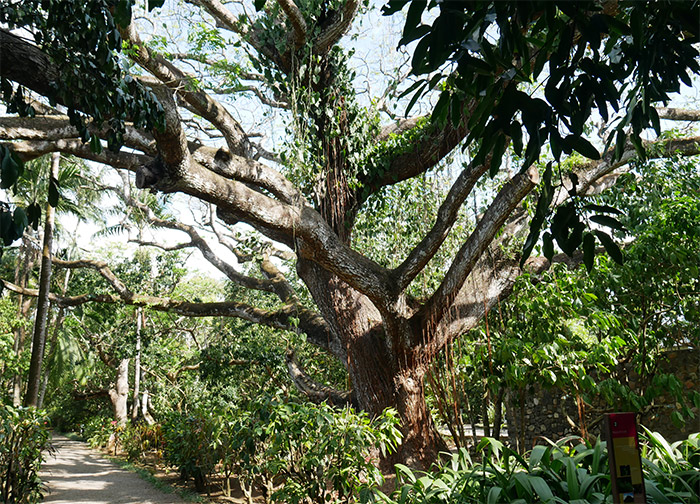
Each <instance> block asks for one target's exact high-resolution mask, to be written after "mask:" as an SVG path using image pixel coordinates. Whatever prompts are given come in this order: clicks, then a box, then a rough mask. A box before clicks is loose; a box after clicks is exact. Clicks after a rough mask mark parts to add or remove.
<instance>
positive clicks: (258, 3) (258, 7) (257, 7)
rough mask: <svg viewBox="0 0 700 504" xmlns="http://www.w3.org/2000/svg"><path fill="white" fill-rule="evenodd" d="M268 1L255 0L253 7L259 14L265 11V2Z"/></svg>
mask: <svg viewBox="0 0 700 504" xmlns="http://www.w3.org/2000/svg"><path fill="white" fill-rule="evenodd" d="M266 1H267V0H255V1H254V2H253V5H254V6H255V10H256V11H258V12H260V11H261V10H263V9H264V8H265V2H266Z"/></svg>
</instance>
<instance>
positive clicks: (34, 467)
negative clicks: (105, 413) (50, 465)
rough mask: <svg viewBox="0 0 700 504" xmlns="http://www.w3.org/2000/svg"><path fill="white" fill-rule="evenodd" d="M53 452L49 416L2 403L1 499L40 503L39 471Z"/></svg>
mask: <svg viewBox="0 0 700 504" xmlns="http://www.w3.org/2000/svg"><path fill="white" fill-rule="evenodd" d="M48 449H50V445H49V430H48V426H47V421H46V417H45V416H44V415H43V414H42V413H40V412H37V411H36V410H35V409H34V408H13V407H11V406H6V405H2V404H0V497H1V498H2V502H4V503H6V504H33V503H36V502H40V501H41V499H42V496H43V495H44V486H43V485H42V482H41V480H40V479H39V469H40V468H41V464H42V463H43V462H44V460H45V459H44V457H45V456H46V452H45V450H48Z"/></svg>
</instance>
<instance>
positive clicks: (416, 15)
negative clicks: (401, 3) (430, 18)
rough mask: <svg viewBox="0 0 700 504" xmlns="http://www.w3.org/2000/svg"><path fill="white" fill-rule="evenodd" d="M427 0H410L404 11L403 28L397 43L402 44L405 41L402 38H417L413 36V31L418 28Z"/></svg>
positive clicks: (409, 39)
mask: <svg viewBox="0 0 700 504" xmlns="http://www.w3.org/2000/svg"><path fill="white" fill-rule="evenodd" d="M427 5H428V2H427V0H412V1H411V4H410V5H409V6H408V12H407V13H406V23H405V25H404V29H403V39H402V42H399V45H403V44H405V43H406V42H403V40H408V41H409V42H410V41H411V40H415V39H416V38H418V37H417V36H415V34H414V31H415V30H417V29H418V28H419V25H420V20H421V16H422V15H423V11H424V10H425V8H426V7H427Z"/></svg>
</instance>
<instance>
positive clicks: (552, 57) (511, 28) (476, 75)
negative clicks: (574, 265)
mask: <svg viewBox="0 0 700 504" xmlns="http://www.w3.org/2000/svg"><path fill="white" fill-rule="evenodd" d="M407 4H408V11H407V15H406V24H405V26H404V31H403V38H402V40H401V42H400V44H408V43H410V42H413V41H416V40H418V43H417V45H416V47H415V49H414V51H413V59H412V71H413V73H414V74H415V75H420V76H423V75H424V76H425V78H423V79H421V80H418V81H417V82H416V83H415V84H414V85H413V86H411V87H410V88H409V89H408V90H407V91H406V93H409V92H411V91H414V90H417V91H416V96H415V97H414V99H413V100H412V101H411V104H412V103H415V99H416V98H417V97H418V96H420V95H421V94H422V93H425V92H427V91H428V90H432V89H434V88H436V87H437V88H439V89H442V93H441V96H440V99H439V100H438V102H437V104H436V106H435V109H434V110H433V113H432V117H433V119H434V120H437V121H438V122H445V121H447V120H451V121H452V122H453V123H454V125H455V126H457V125H458V124H459V122H460V121H461V118H462V110H463V108H464V107H465V106H466V107H468V108H469V109H470V110H471V111H472V114H471V116H470V119H469V128H470V132H469V137H468V142H467V144H470V142H469V140H474V141H477V142H478V145H477V146H476V147H474V148H473V150H474V151H475V153H476V156H475V157H476V159H477V160H482V161H483V160H486V158H487V156H488V155H489V154H492V155H493V161H492V162H491V167H490V170H491V174H492V175H495V174H496V173H497V172H498V170H499V168H500V166H501V160H502V158H503V156H504V154H505V153H506V151H507V149H508V147H509V146H510V147H512V148H513V149H514V151H515V153H516V154H517V155H518V156H522V158H523V160H524V161H523V163H522V169H526V168H527V167H528V166H530V165H531V164H532V163H534V162H535V161H537V160H538V159H539V157H540V154H541V152H542V150H543V148H544V147H545V145H547V144H548V145H549V147H550V148H551V154H552V155H553V157H554V159H555V160H556V161H560V159H561V156H562V153H564V154H570V153H571V152H572V151H577V152H579V153H581V154H582V155H584V156H586V157H588V158H592V159H598V158H600V156H601V155H600V153H599V152H598V150H597V149H596V148H595V147H594V146H593V145H592V144H591V143H590V142H589V141H588V140H587V139H586V133H587V132H586V128H587V127H589V121H590V118H591V116H592V114H593V113H594V111H596V112H597V113H598V114H600V116H601V118H602V119H603V121H604V122H605V123H606V144H605V149H606V150H607V148H608V147H609V146H610V145H611V144H613V143H615V145H616V146H615V151H614V156H613V157H612V160H613V161H614V160H617V159H620V158H621V156H622V153H623V152H624V149H625V143H626V141H627V140H628V139H629V141H631V142H632V144H634V146H635V148H636V150H637V153H638V154H639V155H640V156H641V157H642V158H643V157H644V156H645V148H644V145H643V141H642V133H643V132H644V130H646V129H648V128H653V129H654V130H655V131H656V133H657V134H661V125H660V120H659V115H658V113H657V111H656V109H655V108H654V106H653V104H654V103H657V102H663V103H664V104H667V103H668V102H669V100H670V94H672V93H677V92H679V90H680V85H681V83H684V84H686V85H688V86H690V85H691V77H690V75H689V73H690V74H691V75H692V74H694V73H698V72H700V66H699V65H698V62H697V60H696V58H697V57H698V52H697V50H696V49H695V47H694V44H696V43H697V42H698V40H700V38H699V37H700V30H699V29H698V26H697V24H696V23H695V22H694V21H691V20H695V19H697V17H698V15H700V11H698V5H697V4H696V3H694V2H688V3H685V4H683V5H682V6H680V5H679V4H678V3H675V2H669V1H666V2H657V1H654V2H637V1H633V2H597V1H587V2H568V1H563V2H547V1H541V2H538V1H527V2H485V1H462V2H440V1H437V0H431V1H426V0H390V1H389V2H388V3H387V6H386V7H385V8H384V12H385V14H387V15H389V14H393V13H395V12H397V11H399V10H401V9H402V8H403V7H404V6H406V5H407ZM435 10H437V11H438V12H437V15H433V16H425V17H426V18H427V19H428V20H429V21H428V22H426V23H424V22H423V14H424V11H428V12H431V11H432V13H435ZM543 75H544V76H546V78H545V79H542V76H543ZM542 80H544V81H545V82H544V83H543V84H542V86H543V88H544V93H542V92H539V93H538V92H536V88H535V89H533V88H532V85H533V84H536V83H538V82H541V81H542ZM494 83H495V85H494ZM438 84H440V85H439V86H438ZM612 111H614V113H612ZM611 113H612V115H609V114H611ZM628 127H631V128H628ZM523 147H525V149H524V150H523ZM572 183H573V189H572V194H573V195H575V194H576V185H577V180H575V179H572ZM551 197H552V181H551V179H549V178H548V177H547V175H545V177H544V187H543V189H542V191H541V196H540V205H539V207H538V210H537V214H536V217H535V219H533V221H532V225H531V229H530V236H529V238H528V240H527V242H526V245H525V253H524V255H523V261H524V260H525V259H527V257H528V256H529V254H530V252H531V251H532V248H533V247H534V246H535V244H536V243H537V238H538V237H539V234H540V228H541V227H542V225H543V224H544V217H545V215H546V213H547V212H548V208H549V204H550V203H551ZM562 208H566V207H562ZM574 210H575V209H574V207H571V208H570V209H569V213H568V214H567V215H566V218H561V219H558V220H557V219H555V220H552V221H551V225H550V231H549V232H548V233H546V234H545V238H547V239H549V240H550V241H551V239H552V238H554V239H556V241H557V243H558V245H559V246H560V247H561V248H562V249H563V250H564V251H565V252H567V253H569V254H571V253H573V251H574V250H576V249H577V248H578V247H579V246H581V245H583V252H584V254H585V255H586V256H587V257H588V258H589V259H588V260H589V261H592V257H593V254H594V249H595V241H596V239H597V240H598V241H599V242H600V243H601V244H602V245H603V246H605V248H606V249H608V251H609V252H611V253H613V254H616V252H615V248H614V247H613V246H612V245H611V243H610V240H609V237H608V236H607V235H604V233H602V231H600V229H597V230H596V231H597V232H593V231H590V232H587V233H585V234H584V230H585V229H586V227H585V224H586V219H582V218H581V217H582V215H581V216H580V215H579V213H580V212H575V211H574ZM604 217H607V218H608V219H609V218H611V217H610V216H604ZM605 220H607V219H601V222H599V223H601V224H605V222H604V221H605ZM586 237H587V238H586ZM545 254H547V251H546V250H545ZM547 255H548V257H549V258H551V252H550V253H549V254H547Z"/></svg>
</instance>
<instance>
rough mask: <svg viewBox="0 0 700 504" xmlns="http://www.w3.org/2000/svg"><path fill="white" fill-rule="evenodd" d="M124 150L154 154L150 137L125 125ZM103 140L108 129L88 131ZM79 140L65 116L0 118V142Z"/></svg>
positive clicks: (154, 150)
mask: <svg viewBox="0 0 700 504" xmlns="http://www.w3.org/2000/svg"><path fill="white" fill-rule="evenodd" d="M125 126H126V130H125V132H124V146H125V147H130V148H132V149H137V150H140V151H141V152H143V153H145V154H149V155H151V156H155V155H156V154H157V150H156V146H155V140H154V138H153V135H151V134H150V133H147V132H145V131H140V130H138V129H136V128H134V127H133V126H132V125H130V124H126V125H125ZM90 130H91V132H93V133H97V134H98V136H100V138H102V139H106V138H107V128H106V127H103V128H102V129H101V130H96V129H95V128H90ZM79 137H80V134H79V133H78V130H77V129H76V128H75V127H73V126H72V125H71V124H70V120H69V119H68V116H64V115H47V116H35V117H9V116H8V117H0V140H48V141H55V140H68V139H77V138H79Z"/></svg>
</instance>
